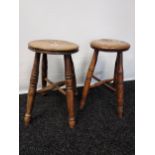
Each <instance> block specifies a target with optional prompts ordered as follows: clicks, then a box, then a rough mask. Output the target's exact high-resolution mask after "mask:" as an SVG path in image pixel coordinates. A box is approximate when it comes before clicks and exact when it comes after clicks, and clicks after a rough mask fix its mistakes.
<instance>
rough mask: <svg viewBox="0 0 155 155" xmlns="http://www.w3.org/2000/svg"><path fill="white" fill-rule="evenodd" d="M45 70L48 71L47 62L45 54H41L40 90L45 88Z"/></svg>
mask: <svg viewBox="0 0 155 155" xmlns="http://www.w3.org/2000/svg"><path fill="white" fill-rule="evenodd" d="M47 69H48V61H47V54H43V56H42V88H44V87H46V86H47V81H46V80H45V78H47ZM45 94H46V93H42V95H45Z"/></svg>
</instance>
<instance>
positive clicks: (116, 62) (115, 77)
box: [113, 54, 118, 88]
mask: <svg viewBox="0 0 155 155" xmlns="http://www.w3.org/2000/svg"><path fill="white" fill-rule="evenodd" d="M117 68H118V54H117V56H116V61H115V68H114V81H113V86H114V87H115V88H116V81H117Z"/></svg>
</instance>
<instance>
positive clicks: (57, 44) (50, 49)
mask: <svg viewBox="0 0 155 155" xmlns="http://www.w3.org/2000/svg"><path fill="white" fill-rule="evenodd" d="M28 48H29V49H31V50H32V51H34V52H35V58H34V64H33V68H32V73H31V78H30V86H29V91H28V96H27V104H26V111H25V116H24V124H25V126H28V125H29V123H30V120H31V116H32V114H31V113H32V108H33V104H34V100H35V94H36V92H37V90H36V89H37V83H38V75H39V63H40V55H41V54H42V89H41V90H38V92H39V93H42V94H44V93H46V91H48V90H58V91H59V92H60V93H62V94H63V95H66V99H67V109H68V113H69V126H70V128H74V126H75V111H74V106H75V105H74V95H75V91H76V78H75V73H74V65H73V61H72V57H71V54H73V53H75V52H78V45H76V44H74V43H71V42H67V41H60V40H36V41H32V42H30V43H29V44H28ZM47 54H55V55H64V62H65V78H66V80H65V81H60V82H57V83H53V82H52V81H50V80H49V79H48V78H47V76H48V75H47V68H48V64H47V63H48V62H47ZM47 83H48V85H47ZM65 84H66V91H65V89H62V88H61V87H62V86H63V85H65Z"/></svg>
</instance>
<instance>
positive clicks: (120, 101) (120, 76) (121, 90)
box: [116, 52, 124, 118]
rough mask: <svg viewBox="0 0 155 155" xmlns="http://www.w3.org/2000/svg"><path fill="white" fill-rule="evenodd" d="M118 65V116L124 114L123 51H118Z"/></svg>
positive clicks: (120, 116)
mask: <svg viewBox="0 0 155 155" xmlns="http://www.w3.org/2000/svg"><path fill="white" fill-rule="evenodd" d="M117 59H118V67H117V73H116V74H117V82H116V96H117V112H118V117H119V118H122V116H123V100H124V85H123V53H122V52H121V53H120V52H118V56H117Z"/></svg>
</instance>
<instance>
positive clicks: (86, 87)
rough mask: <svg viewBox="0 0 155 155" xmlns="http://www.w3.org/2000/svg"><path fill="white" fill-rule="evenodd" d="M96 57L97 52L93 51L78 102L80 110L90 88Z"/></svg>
mask: <svg viewBox="0 0 155 155" xmlns="http://www.w3.org/2000/svg"><path fill="white" fill-rule="evenodd" d="M97 57H98V51H94V54H93V57H92V60H91V63H90V66H89V69H88V72H87V76H86V80H85V84H84V88H83V92H82V99H81V101H80V109H83V107H84V105H85V102H86V98H87V95H88V91H89V88H90V83H91V79H92V76H93V73H94V69H95V65H96V62H97Z"/></svg>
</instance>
